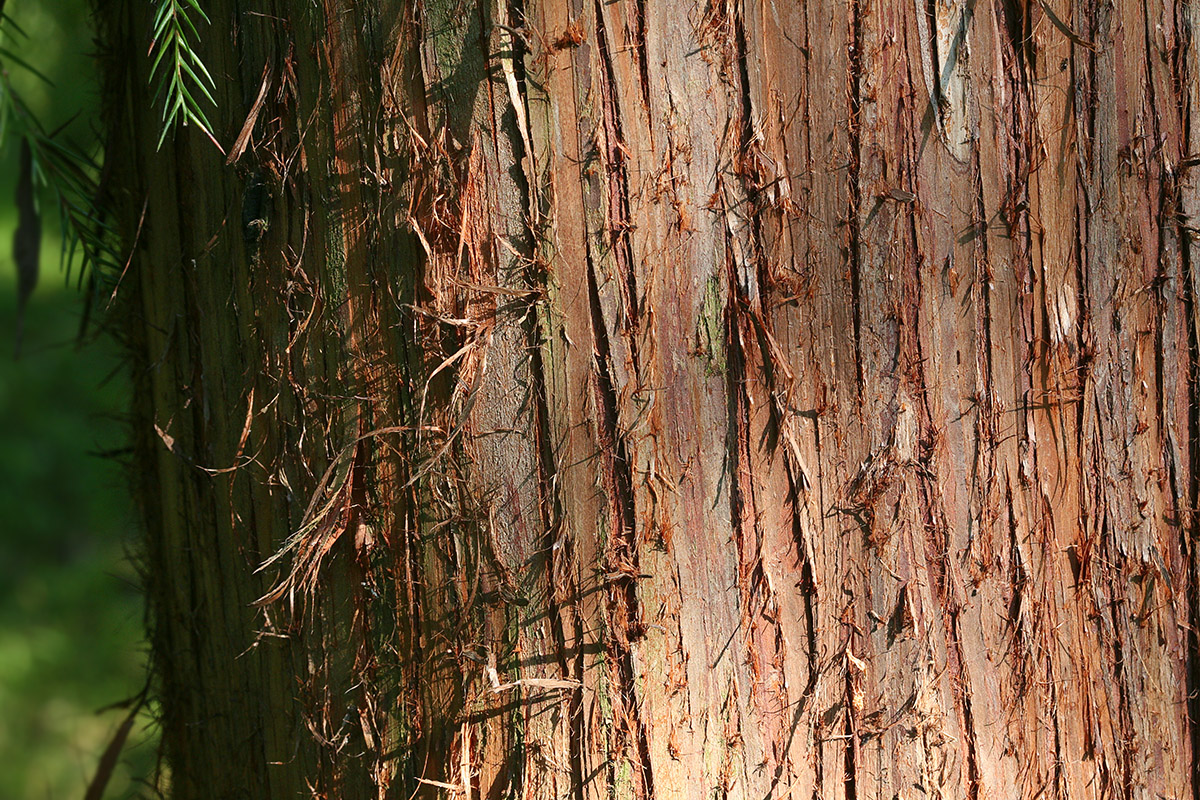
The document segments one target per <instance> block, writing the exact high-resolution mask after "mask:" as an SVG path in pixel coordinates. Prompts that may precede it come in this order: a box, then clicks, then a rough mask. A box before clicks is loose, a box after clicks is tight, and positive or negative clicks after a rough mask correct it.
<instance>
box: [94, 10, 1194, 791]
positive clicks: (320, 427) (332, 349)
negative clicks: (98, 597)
mask: <svg viewBox="0 0 1200 800" xmlns="http://www.w3.org/2000/svg"><path fill="white" fill-rule="evenodd" d="M102 5H103V7H102V9H101V11H102V14H103V16H104V19H105V22H106V31H107V33H106V40H105V41H106V44H107V46H108V48H109V49H110V50H111V51H112V52H114V53H118V54H121V55H120V56H119V57H115V58H113V59H111V63H110V68H109V72H108V83H107V90H106V92H107V94H106V98H107V108H108V131H109V146H108V149H107V153H106V157H107V159H108V162H109V164H110V165H111V167H110V174H111V176H112V177H111V181H112V189H111V191H112V196H113V197H114V198H115V199H114V201H113V202H114V204H115V205H116V207H117V211H118V214H119V218H120V220H121V225H122V230H123V231H124V235H125V238H126V242H127V243H129V244H130V245H132V250H133V255H132V258H131V261H130V263H129V266H128V268H127V272H126V274H125V275H124V276H123V278H122V279H121V282H120V285H119V288H118V290H117V307H118V308H119V309H120V311H119V313H120V315H121V318H122V320H123V321H124V322H123V324H124V331H125V334H126V336H127V339H128V344H129V348H130V351H131V353H132V356H133V371H134V380H135V386H136V393H135V396H134V398H133V424H134V428H133V430H134V439H135V442H136V453H137V462H136V473H135V474H136V490H137V494H138V497H139V498H140V502H141V506H142V509H143V513H144V516H145V524H146V530H147V547H146V564H147V586H148V591H149V598H150V606H151V610H152V624H153V633H152V640H153V651H154V668H155V674H156V676H157V684H156V686H157V694H158V697H159V699H160V701H161V718H162V736H163V747H164V750H165V754H166V757H167V763H168V764H169V773H170V777H169V784H170V792H171V794H172V796H174V797H176V798H193V797H195V798H201V797H203V798H212V797H219V798H225V797H254V798H259V797H263V798H265V797H296V796H313V797H329V798H334V797H337V798H359V797H364V798H365V797H397V798H410V797H412V796H422V797H434V796H451V797H456V798H507V797H521V798H552V797H553V798H559V797H570V798H577V799H578V800H593V799H595V800H600V798H610V797H615V798H651V797H653V798H660V799H665V798H693V799H695V800H701V799H702V798H703V799H707V798H711V797H714V796H716V797H729V798H752V799H753V800H764V799H766V798H785V797H791V798H804V799H805V800H808V799H809V798H813V799H814V800H815V799H816V798H847V800H863V798H879V799H880V800H891V798H897V797H898V798H905V800H909V799H910V798H911V799H914V800H924V798H927V797H942V798H947V800H949V799H951V798H971V799H972V800H974V799H975V798H1000V797H1014V796H1019V797H1022V798H1029V799H1030V800H1033V798H1041V797H1043V796H1046V797H1058V798H1064V799H1065V798H1084V797H1094V798H1105V797H1123V798H1134V797H1137V798H1156V797H1159V798H1185V797H1192V798H1196V797H1200V779H1198V778H1197V776H1196V770H1197V756H1198V755H1200V741H1198V740H1197V730H1198V728H1197V720H1198V719H1200V716H1198V715H1200V699H1198V696H1197V692H1198V691H1200V685H1197V684H1198V683H1200V671H1198V670H1200V665H1198V664H1197V655H1198V649H1197V638H1196V637H1197V626H1198V625H1200V619H1197V614H1198V611H1200V608H1198V605H1197V604H1198V598H1200V594H1198V587H1197V581H1198V580H1200V573H1198V570H1200V563H1198V561H1197V553H1196V542H1197V521H1198V520H1197V516H1196V514H1195V509H1196V506H1197V501H1198V499H1200V498H1198V497H1197V495H1198V494H1200V470H1198V467H1197V463H1196V462H1197V459H1198V458H1200V411H1198V405H1200V397H1198V396H1197V394H1198V390H1200V386H1198V384H1197V381H1198V379H1200V375H1198V372H1197V369H1198V360H1200V309H1197V302H1196V301H1197V290H1198V276H1197V274H1196V265H1197V263H1200V262H1198V260H1197V226H1198V225H1200V221H1198V220H1200V217H1198V216H1197V215H1198V214H1200V188H1198V180H1197V178H1198V175H1200V157H1198V154H1200V67H1198V64H1200V54H1198V53H1197V43H1196V38H1195V26H1196V25H1197V18H1196V15H1197V9H1196V7H1195V6H1194V5H1193V4H1192V3H1190V2H1187V1H1186V0H1145V2H1143V0H1115V2H1110V1H1109V0H1036V2H1035V1H1034V0H1028V2H1026V0H1015V2H1003V0H983V1H982V2H980V0H928V2H921V1H920V0H918V2H912V0H836V2H835V1H833V0H811V2H771V3H758V2H737V1H736V0H711V2H709V3H708V4H707V5H706V4H704V3H702V2H694V1H693V0H688V2H682V1H681V2H669V3H653V2H645V0H612V1H611V2H610V1H609V0H605V1H604V2H600V0H596V1H595V2H583V0H566V2H560V1H559V0H544V1H543V0H524V2H523V1H522V0H476V1H471V0H426V2H415V3H401V2H395V1H394V0H380V1H379V2H373V3H352V2H337V0H322V2H310V3H300V2H296V3H291V4H288V3H283V2H275V3H268V4H266V5H263V6H261V7H259V6H256V9H255V10H253V11H251V10H243V5H244V4H242V3H238V2H230V1H229V0H211V2H208V3H206V8H207V10H208V13H209V15H210V17H211V19H212V20H213V24H212V25H211V26H206V27H203V28H202V29H201V35H202V39H203V46H202V54H203V56H204V59H205V63H206V64H207V65H208V67H209V70H210V71H211V72H212V73H213V75H214V76H215V77H216V79H217V93H216V95H217V109H216V110H215V111H214V112H213V115H212V117H211V119H212V120H213V122H214V126H215V131H216V135H217V138H218V139H219V140H220V141H221V142H222V143H223V144H224V145H225V147H226V149H227V150H228V151H229V155H230V158H229V161H230V165H228V166H227V165H226V159H225V157H224V156H223V155H222V154H221V153H219V152H217V150H216V149H215V148H214V147H213V146H212V144H211V143H209V142H208V141H207V140H206V139H205V138H204V137H203V136H202V135H200V134H199V133H197V132H196V131H195V130H194V129H187V128H184V129H181V130H180V131H179V133H178V135H176V136H175V137H173V140H172V138H171V137H168V142H167V144H165V145H164V146H163V147H162V149H161V150H160V151H156V145H157V142H158V134H159V127H158V126H159V119H160V114H161V111H160V109H159V108H158V107H156V106H154V105H152V104H151V96H152V92H151V91H150V90H149V89H148V88H147V87H148V86H149V77H148V72H149V66H150V64H149V60H148V59H147V58H146V57H145V56H144V55H143V54H144V53H145V52H146V47H147V43H148V42H149V41H150V38H151V33H150V30H151V22H152V15H153V8H152V4H150V3H123V2H117V0H108V1H107V2H104V3H103V4H102ZM239 132H240V133H241V134H242V135H241V136H239ZM264 564H266V567H265V568H263V569H260V565H264Z"/></svg>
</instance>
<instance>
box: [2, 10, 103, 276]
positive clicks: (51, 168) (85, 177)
mask: <svg viewBox="0 0 1200 800" xmlns="http://www.w3.org/2000/svg"><path fill="white" fill-rule="evenodd" d="M10 38H11V39H13V40H14V41H20V40H24V39H27V38H28V37H27V35H26V34H25V32H24V31H23V30H22V29H21V28H20V26H18V25H17V24H16V23H15V22H14V21H13V19H12V18H11V17H10V16H8V15H7V14H4V13H2V12H0V42H5V41H7V40H8V39H10ZM9 64H13V65H16V67H18V68H20V69H22V70H24V71H25V72H26V73H28V74H30V75H33V76H35V77H36V78H37V79H38V80H40V81H42V82H44V83H45V84H47V85H51V81H50V79H49V78H47V77H46V76H45V75H44V74H43V73H42V72H40V71H39V70H38V69H36V68H35V67H33V66H32V65H31V64H29V63H28V62H27V61H26V60H25V59H23V58H22V57H21V56H20V55H18V53H17V51H16V49H15V48H14V47H13V46H10V45H0V145H3V144H4V143H5V141H6V140H7V138H8V136H10V135H12V136H13V137H15V138H18V139H23V140H24V141H25V142H26V143H27V144H28V145H29V149H30V152H31V153H32V156H33V169H34V177H35V181H36V183H37V185H38V186H40V187H42V188H43V189H44V190H46V191H48V192H49V194H50V195H51V197H52V198H53V200H54V206H55V208H56V209H57V211H58V214H59V223H60V226H61V230H62V258H61V262H62V264H63V266H64V267H66V268H68V269H69V267H70V265H71V264H72V263H73V261H74V259H75V256H76V255H78V256H79V257H80V259H81V261H82V266H83V269H81V271H80V278H81V279H82V278H83V276H84V275H85V274H86V273H91V274H92V275H100V276H104V275H113V274H115V273H116V271H118V270H119V263H120V256H119V255H118V253H117V244H116V242H117V237H116V234H115V233H114V232H113V230H112V229H111V228H109V226H108V225H107V224H106V223H105V221H104V213H103V209H102V208H101V206H100V202H99V201H100V198H99V187H98V185H97V178H96V176H97V174H98V173H99V169H98V168H97V165H96V164H95V162H94V161H93V160H92V159H91V158H90V157H89V156H88V155H87V153H85V152H84V151H83V150H82V149H80V148H78V147H76V146H74V145H72V144H70V143H69V142H68V141H66V140H65V139H64V138H63V137H62V136H60V133H61V131H62V128H63V127H65V126H66V124H69V122H70V121H69V120H68V123H64V125H63V126H61V127H60V128H59V129H57V130H55V131H53V132H47V131H46V129H45V127H44V126H43V125H42V122H41V120H39V118H38V116H37V114H35V113H34V111H33V110H32V108H31V107H30V105H29V103H27V102H26V100H25V98H24V96H23V95H22V93H21V92H20V91H18V89H17V87H16V86H15V85H14V82H13V79H12V73H11V72H10V70H9V66H8V65H9Z"/></svg>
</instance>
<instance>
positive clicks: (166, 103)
mask: <svg viewBox="0 0 1200 800" xmlns="http://www.w3.org/2000/svg"><path fill="white" fill-rule="evenodd" d="M154 1H155V5H156V6H157V8H156V10H155V14H154V42H153V43H152V44H151V46H150V52H151V54H152V55H153V56H154V64H153V65H152V66H151V68H150V75H151V81H153V82H154V83H156V84H157V89H156V90H155V102H158V99H159V98H162V100H163V129H162V133H161V134H160V135H159V137H158V146H159V147H160V148H161V147H162V144H163V142H164V141H165V140H166V138H167V132H168V131H170V130H171V129H172V128H174V127H175V125H176V123H183V124H184V125H187V124H188V123H191V124H193V125H195V126H196V127H197V128H199V129H200V130H201V131H202V132H203V133H204V135H205V136H207V137H208V138H209V139H210V140H211V141H212V143H213V144H214V145H216V147H217V149H218V150H221V152H225V151H224V150H222V148H221V145H220V144H219V143H218V142H217V139H216V137H215V136H213V134H212V126H211V125H210V124H209V122H208V118H207V117H206V116H205V115H204V110H203V109H202V108H201V107H200V103H201V100H207V101H208V102H209V103H210V104H212V105H216V101H215V100H214V99H213V96H212V90H213V88H215V84H214V82H213V78H212V75H210V74H209V73H208V69H207V68H206V67H205V66H204V62H203V60H201V58H200V56H199V54H198V53H197V52H196V49H195V47H196V44H198V43H199V40H200V32H199V31H198V30H197V29H196V24H195V23H194V22H193V21H192V16H191V13H190V12H195V13H196V14H199V15H200V18H201V19H203V20H204V21H205V22H206V23H207V22H208V15H206V14H205V13H204V9H202V8H201V7H200V2H199V0H154Z"/></svg>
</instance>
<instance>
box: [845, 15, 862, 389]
mask: <svg viewBox="0 0 1200 800" xmlns="http://www.w3.org/2000/svg"><path fill="white" fill-rule="evenodd" d="M862 24H863V22H862V9H861V5H860V0H850V41H849V45H848V46H849V56H848V60H849V63H850V72H849V76H848V78H847V80H848V81H849V87H848V90H849V94H850V117H849V119H847V121H846V125H847V127H848V128H849V134H850V163H849V165H848V173H849V205H848V208H847V210H846V214H847V219H846V226H847V240H848V243H847V248H848V250H849V252H848V253H847V254H846V255H847V259H848V261H849V270H850V298H851V303H852V304H853V306H854V309H853V317H854V371H855V376H856V377H855V386H856V392H857V396H858V398H859V401H860V402H861V401H862V395H863V380H864V375H863V353H862V286H861V284H860V281H861V280H862V265H861V264H860V261H859V260H860V249H861V247H860V243H859V236H860V235H861V231H860V228H859V211H860V210H861V204H862V194H861V191H860V189H861V187H860V186H859V170H860V167H861V165H862V153H861V148H862V131H861V128H860V125H861V120H860V114H861V113H862V94H861V92H862V70H863V65H862V30H861V28H862Z"/></svg>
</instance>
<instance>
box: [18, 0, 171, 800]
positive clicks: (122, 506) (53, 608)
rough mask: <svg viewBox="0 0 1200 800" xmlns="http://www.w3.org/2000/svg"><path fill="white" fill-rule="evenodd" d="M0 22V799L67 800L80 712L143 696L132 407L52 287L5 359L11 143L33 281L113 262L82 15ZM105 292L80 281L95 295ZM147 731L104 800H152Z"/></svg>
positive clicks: (84, 740) (95, 747) (96, 747)
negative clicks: (125, 456) (27, 190)
mask: <svg viewBox="0 0 1200 800" xmlns="http://www.w3.org/2000/svg"><path fill="white" fill-rule="evenodd" d="M0 5H2V6H4V12H5V13H6V14H7V15H11V17H10V16H4V17H3V18H0V120H2V121H3V132H4V135H5V138H6V141H4V142H3V146H0V509H3V511H4V516H3V521H2V522H0V719H2V720H4V722H3V724H0V798H4V800H10V799H11V800H44V799H45V798H48V797H76V798H78V797H83V796H84V793H85V791H86V787H87V783H88V781H89V780H90V779H91V777H92V775H93V774H94V773H95V771H96V765H97V763H98V761H99V759H100V755H101V753H102V752H103V751H104V748H105V747H106V745H107V744H108V743H109V741H110V740H111V738H112V735H113V732H114V730H115V729H116V727H117V726H118V725H119V724H120V722H121V719H122V716H123V714H124V713H125V712H123V711H121V710H110V711H105V712H104V713H99V714H98V713H97V711H98V710H99V709H101V708H103V707H105V706H108V705H109V704H111V703H113V702H115V701H119V700H122V699H124V698H126V697H129V696H130V695H132V694H135V693H137V692H138V691H139V690H140V688H141V687H142V686H143V685H144V683H145V679H146V668H145V659H146V654H145V647H146V645H145V634H144V632H143V624H142V620H143V610H142V609H143V602H142V599H141V593H140V591H139V590H138V588H137V585H138V583H139V578H138V577H137V575H136V572H135V569H134V566H133V564H132V563H131V562H130V560H129V559H128V558H127V556H126V550H127V548H129V547H131V546H134V544H135V542H136V539H137V530H136V528H135V526H134V523H133V521H132V519H133V512H132V509H131V507H130V503H129V500H128V495H129V490H128V486H127V485H126V484H127V480H126V476H125V475H124V473H123V471H122V467H121V464H120V463H119V461H118V459H120V458H121V454H122V451H123V450H124V448H125V447H126V446H127V445H126V440H127V436H128V431H127V425H126V424H125V423H124V422H123V421H122V420H121V419H120V416H119V415H120V414H121V413H122V412H123V411H124V409H125V407H126V404H127V398H128V396H129V393H130V391H131V389H130V385H129V381H128V379H127V377H126V376H125V372H124V370H123V369H122V367H121V365H120V358H121V355H122V354H121V351H120V346H119V345H118V344H117V343H116V342H113V341H112V340H109V339H106V338H104V337H99V338H97V339H96V340H94V341H91V340H89V341H88V342H87V343H86V345H85V349H84V351H83V352H78V351H77V350H76V349H75V347H74V346H73V345H74V344H75V340H76V337H77V332H78V330H79V323H80V305H81V304H80V297H79V294H78V293H77V292H73V291H65V290H64V289H65V287H64V282H63V281H61V280H59V281H53V280H51V281H43V282H42V284H41V285H40V286H39V288H38V291H36V292H35V293H34V294H33V296H32V297H31V298H30V300H29V305H28V308H27V311H26V317H27V324H26V345H25V347H24V349H23V350H24V352H23V355H22V357H21V359H20V360H19V361H18V360H14V359H13V358H12V357H11V355H10V354H11V352H12V351H11V348H10V347H9V344H10V341H11V340H10V337H11V335H12V331H13V330H14V328H15V306H16V302H15V300H16V294H17V286H16V281H15V279H14V276H13V268H12V261H11V259H10V257H9V256H10V252H11V250H10V244H11V242H12V240H13V229H14V227H15V223H16V219H15V217H16V214H15V207H14V204H13V202H12V198H13V194H14V189H15V188H16V184H17V176H18V172H19V170H18V168H17V158H16V156H17V153H18V152H19V150H20V147H19V144H20V143H21V141H22V140H27V141H29V142H30V145H31V151H32V154H33V156H34V158H35V160H36V169H37V174H36V176H35V184H36V187H35V188H36V193H35V201H36V204H37V206H38V207H39V208H40V209H41V210H42V212H43V215H44V216H45V217H46V220H45V222H46V224H45V225H44V226H43V231H44V234H45V247H44V248H42V253H41V271H42V273H43V275H46V274H49V273H50V272H52V271H53V269H54V265H55V262H56V261H57V260H58V257H59V254H60V241H61V243H62V248H61V253H62V255H64V256H67V261H68V264H69V265H70V266H71V271H70V278H71V280H72V282H74V281H75V280H77V278H78V277H80V276H85V273H86V274H87V275H91V274H93V273H92V272H91V265H89V264H87V263H86V261H85V259H86V257H87V249H86V248H90V249H91V250H92V252H93V253H97V252H99V253H102V254H103V259H102V261H103V263H104V264H106V265H107V266H105V267H104V270H108V269H110V268H111V267H112V265H113V260H114V255H113V252H112V250H113V248H114V247H115V248H117V249H120V248H121V247H122V246H121V245H120V244H119V243H117V241H116V237H115V236H111V235H110V233H109V232H108V231H107V229H105V228H103V226H99V225H98V224H97V223H98V222H99V221H100V220H101V218H100V217H99V216H98V215H93V216H91V217H89V214H90V213H91V211H92V209H93V207H94V205H95V202H96V201H95V198H96V197H97V189H96V186H97V178H98V176H99V170H97V168H96V165H95V163H94V162H95V161H96V160H98V158H97V157H95V156H94V155H93V156H90V157H89V156H88V154H89V153H95V152H96V151H97V144H96V139H95V130H94V129H95V119H96V116H95V113H94V108H95V104H96V102H97V100H98V90H97V85H96V82H95V81H94V80H93V76H94V74H95V70H94V67H93V62H92V60H91V56H90V55H89V53H90V52H91V51H92V45H91V37H92V34H93V32H92V30H91V27H90V20H89V17H88V14H87V2H86V0H57V2H54V3H46V2H41V1H40V0H8V2H7V3H3V2H2V0H0ZM68 136H69V140H68ZM64 202H66V203H67V204H68V207H67V208H66V209H65V210H64V208H63V204H64ZM64 211H65V212H66V213H63V212H64ZM71 214H74V217H73V218H72V217H71V216H70V215H71ZM79 227H85V229H86V231H95V232H96V235H97V236H99V237H100V240H99V242H98V244H97V245H96V246H95V247H93V246H92V245H91V244H90V243H85V242H83V241H81V240H79V239H74V240H73V239H72V237H73V236H75V235H76V232H77V230H78V228H79ZM72 241H75V242H76V245H75V246H74V248H72V245H71V242H72ZM91 241H93V242H94V241H96V240H95V239H93V240H91ZM72 252H73V255H72ZM122 252H123V251H122ZM121 263H122V265H123V263H124V257H123V256H122V258H121ZM81 265H82V266H83V269H82V270H79V267H80V266H81ZM77 270H78V274H76V272H77ZM109 275H111V273H110V272H107V271H102V272H101V273H99V274H96V278H97V284H98V286H100V285H102V284H103V282H104V280H105V279H107V277H108V276H109ZM101 454H102V455H103V456H104V457H98V456H99V455H101ZM150 722H151V715H150V714H148V713H145V712H143V716H142V717H141V719H140V721H139V723H138V724H137V725H136V726H135V728H134V731H133V735H132V739H131V742H130V743H129V744H128V745H127V746H126V747H125V749H124V751H123V752H122V753H121V756H120V761H119V764H118V766H117V770H116V773H115V774H114V775H113V777H112V779H111V780H110V782H109V784H108V791H107V792H106V794H105V797H106V798H109V800H119V799H120V798H133V797H152V796H155V793H154V791H153V790H152V789H150V788H148V787H146V786H145V785H144V784H142V783H141V779H142V778H143V777H146V776H151V775H153V774H154V772H155V763H156V753H155V738H156V735H157V734H156V731H155V728H154V727H153V726H152V725H150Z"/></svg>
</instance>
